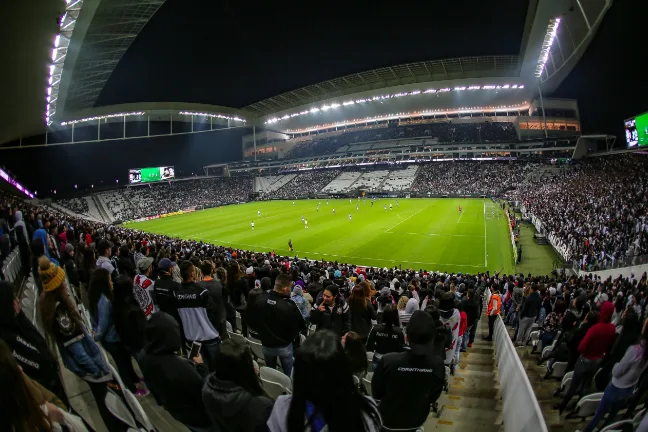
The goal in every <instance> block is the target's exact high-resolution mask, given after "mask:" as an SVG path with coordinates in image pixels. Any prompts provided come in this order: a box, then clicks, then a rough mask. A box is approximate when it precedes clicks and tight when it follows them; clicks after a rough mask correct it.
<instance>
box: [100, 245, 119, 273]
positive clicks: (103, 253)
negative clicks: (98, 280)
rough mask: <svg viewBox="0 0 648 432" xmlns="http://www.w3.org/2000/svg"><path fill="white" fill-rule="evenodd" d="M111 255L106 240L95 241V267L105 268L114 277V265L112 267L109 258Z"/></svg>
mask: <svg viewBox="0 0 648 432" xmlns="http://www.w3.org/2000/svg"><path fill="white" fill-rule="evenodd" d="M111 255H112V249H111V248H110V243H108V241H107V240H101V241H100V242H99V243H97V256H98V258H97V263H96V264H97V268H103V269H106V270H107V271H108V274H110V276H111V277H116V276H117V274H116V272H115V267H113V263H112V261H111V260H110V257H111Z"/></svg>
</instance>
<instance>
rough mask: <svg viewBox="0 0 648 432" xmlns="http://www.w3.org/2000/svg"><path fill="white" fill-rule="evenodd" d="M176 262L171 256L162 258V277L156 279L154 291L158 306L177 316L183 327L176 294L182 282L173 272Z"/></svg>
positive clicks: (160, 266) (163, 310) (160, 273)
mask: <svg viewBox="0 0 648 432" xmlns="http://www.w3.org/2000/svg"><path fill="white" fill-rule="evenodd" d="M175 265H176V263H174V262H172V261H171V260H170V259H169V258H162V259H161V260H160V262H159V263H158V267H159V268H160V271H159V275H160V278H159V279H158V280H156V281H155V284H154V285H153V291H154V292H155V298H156V299H157V303H158V307H159V308H160V310H161V311H162V312H166V313H168V314H169V315H171V316H172V317H173V318H175V320H176V321H178V324H180V327H181V328H182V321H181V320H180V315H179V314H178V305H177V303H176V294H177V293H178V291H179V290H180V284H179V283H178V282H176V281H174V280H173V276H171V272H172V269H173V267H174V266H175Z"/></svg>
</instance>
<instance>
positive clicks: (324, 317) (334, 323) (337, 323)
mask: <svg viewBox="0 0 648 432" xmlns="http://www.w3.org/2000/svg"><path fill="white" fill-rule="evenodd" d="M311 324H314V325H315V326H316V330H318V331H319V330H321V329H327V330H331V331H332V332H333V333H335V334H336V335H338V337H342V336H343V335H344V334H346V333H347V332H348V331H350V330H351V317H350V314H349V305H348V304H347V302H346V301H344V299H343V298H340V297H338V287H337V285H335V284H331V285H327V286H326V288H324V291H323V293H322V298H321V299H320V300H318V301H317V302H316V303H315V304H314V305H313V308H312V309H311Z"/></svg>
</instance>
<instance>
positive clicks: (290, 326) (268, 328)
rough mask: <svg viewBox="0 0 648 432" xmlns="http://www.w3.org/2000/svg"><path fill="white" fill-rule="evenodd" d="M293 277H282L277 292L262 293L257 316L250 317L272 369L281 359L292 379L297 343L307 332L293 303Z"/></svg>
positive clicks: (275, 288)
mask: <svg viewBox="0 0 648 432" xmlns="http://www.w3.org/2000/svg"><path fill="white" fill-rule="evenodd" d="M292 284H293V282H292V278H291V277H290V276H289V275H286V274H281V275H279V276H277V279H276V280H275V285H274V289H273V290H272V291H270V292H268V293H263V294H261V295H260V296H259V297H258V298H257V300H256V306H255V308H254V311H255V313H254V314H250V318H252V320H253V321H252V322H250V327H252V328H253V329H255V330H256V331H257V332H258V334H259V338H260V339H261V345H262V346H263V356H264V357H265V361H266V364H267V365H268V367H270V368H272V369H275V368H276V367H277V357H278V358H279V361H281V368H282V369H283V372H284V373H285V374H286V375H288V376H290V374H291V372H292V367H293V340H294V339H295V337H297V336H298V335H299V333H300V332H301V331H302V330H305V329H306V321H304V318H303V317H302V314H301V313H300V312H299V308H297V305H296V304H295V303H294V302H293V301H292V300H290V288H291V287H292Z"/></svg>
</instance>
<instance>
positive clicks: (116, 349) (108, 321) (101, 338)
mask: <svg viewBox="0 0 648 432" xmlns="http://www.w3.org/2000/svg"><path fill="white" fill-rule="evenodd" d="M112 299H113V284H112V279H111V278H110V273H108V270H106V269H104V268H98V269H96V270H95V271H94V273H93V274H92V276H91V277H90V289H89V290H88V300H89V303H90V307H89V310H90V317H91V318H92V330H93V332H94V339H95V341H96V342H99V343H101V345H102V346H103V347H104V349H105V350H106V351H108V352H109V353H110V355H111V356H112V358H113V360H115V364H116V365H117V370H118V371H119V375H120V376H121V378H122V381H123V382H124V385H125V386H126V388H127V389H128V390H130V392H131V393H133V394H134V395H136V396H142V397H143V396H148V394H149V392H148V391H147V390H145V389H138V388H137V387H136V385H135V384H136V383H138V382H139V381H140V379H139V377H138V376H137V374H136V373H135V370H134V369H133V363H132V361H131V355H130V353H129V352H128V350H127V349H126V348H125V347H124V345H123V344H122V343H121V340H120V339H119V335H118V334H117V330H116V329H115V326H114V325H113V322H112V312H111V309H112Z"/></svg>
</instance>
